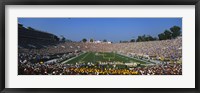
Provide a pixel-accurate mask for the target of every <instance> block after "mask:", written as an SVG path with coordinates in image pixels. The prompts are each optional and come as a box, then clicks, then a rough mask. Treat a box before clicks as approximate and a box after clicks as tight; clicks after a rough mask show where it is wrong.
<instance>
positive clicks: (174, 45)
mask: <svg viewBox="0 0 200 93" xmlns="http://www.w3.org/2000/svg"><path fill="white" fill-rule="evenodd" d="M170 31H171V32H170ZM170 31H165V32H163V33H161V34H159V35H158V36H159V38H154V37H151V36H149V35H143V36H138V38H137V39H136V40H130V41H120V42H111V41H108V40H95V39H94V38H91V39H89V40H86V39H85V38H84V39H82V40H81V41H72V40H66V39H65V38H64V37H62V38H59V37H58V36H57V35H55V34H52V33H49V32H45V31H40V30H36V29H34V28H32V27H24V26H23V24H19V23H18V75H182V36H181V33H180V32H179V33H178V31H180V27H178V26H173V27H171V28H170ZM169 34H170V35H169ZM163 35H164V37H163Z"/></svg>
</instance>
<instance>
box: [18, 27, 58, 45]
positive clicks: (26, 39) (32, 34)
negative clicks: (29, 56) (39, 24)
mask: <svg viewBox="0 0 200 93" xmlns="http://www.w3.org/2000/svg"><path fill="white" fill-rule="evenodd" d="M18 26H19V27H18V40H19V42H18V43H19V44H18V46H19V48H44V47H47V46H50V45H55V44H56V43H58V37H57V36H56V35H53V34H50V33H47V32H42V31H39V30H35V29H33V28H30V27H29V28H25V27H23V25H21V24H18Z"/></svg>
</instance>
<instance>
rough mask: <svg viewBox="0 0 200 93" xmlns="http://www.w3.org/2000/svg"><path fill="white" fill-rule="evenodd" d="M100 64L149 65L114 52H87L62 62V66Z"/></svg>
mask: <svg viewBox="0 0 200 93" xmlns="http://www.w3.org/2000/svg"><path fill="white" fill-rule="evenodd" d="M88 62H92V63H94V64H95V63H98V62H121V63H137V64H148V63H146V62H144V61H140V60H136V59H134V58H131V57H127V56H124V55H120V54H117V53H113V52H86V53H83V54H80V55H79V56H77V57H75V58H71V59H69V60H66V61H64V62H62V64H66V63H67V64H76V63H88Z"/></svg>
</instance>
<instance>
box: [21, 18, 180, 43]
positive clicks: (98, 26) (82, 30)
mask: <svg viewBox="0 0 200 93" xmlns="http://www.w3.org/2000/svg"><path fill="white" fill-rule="evenodd" d="M18 23H20V24H23V26H24V27H32V28H34V29H37V30H41V31H45V32H49V33H52V34H55V35H57V36H58V37H60V36H61V35H62V36H64V37H65V38H66V39H70V40H72V41H81V40H82V39H83V38H86V39H88V40H89V39H90V38H93V39H94V40H104V39H106V40H108V41H111V42H119V41H120V40H122V41H130V40H131V39H137V37H138V36H139V35H140V36H141V35H144V34H145V35H151V36H154V37H158V34H160V33H162V32H164V31H165V30H166V29H170V28H171V27H173V26H175V25H176V26H179V27H181V28H182V18H18Z"/></svg>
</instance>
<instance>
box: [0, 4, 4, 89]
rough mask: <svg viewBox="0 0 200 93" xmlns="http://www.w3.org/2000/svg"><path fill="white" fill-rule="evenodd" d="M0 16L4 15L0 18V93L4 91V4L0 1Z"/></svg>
mask: <svg viewBox="0 0 200 93" xmlns="http://www.w3.org/2000/svg"><path fill="white" fill-rule="evenodd" d="M0 3H1V5H0V14H4V15H2V16H1V18H0V29H1V31H0V37H1V39H0V45H1V47H0V59H1V61H2V62H0V75H1V76H0V82H1V84H0V91H3V90H4V89H5V4H4V1H0Z"/></svg>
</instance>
